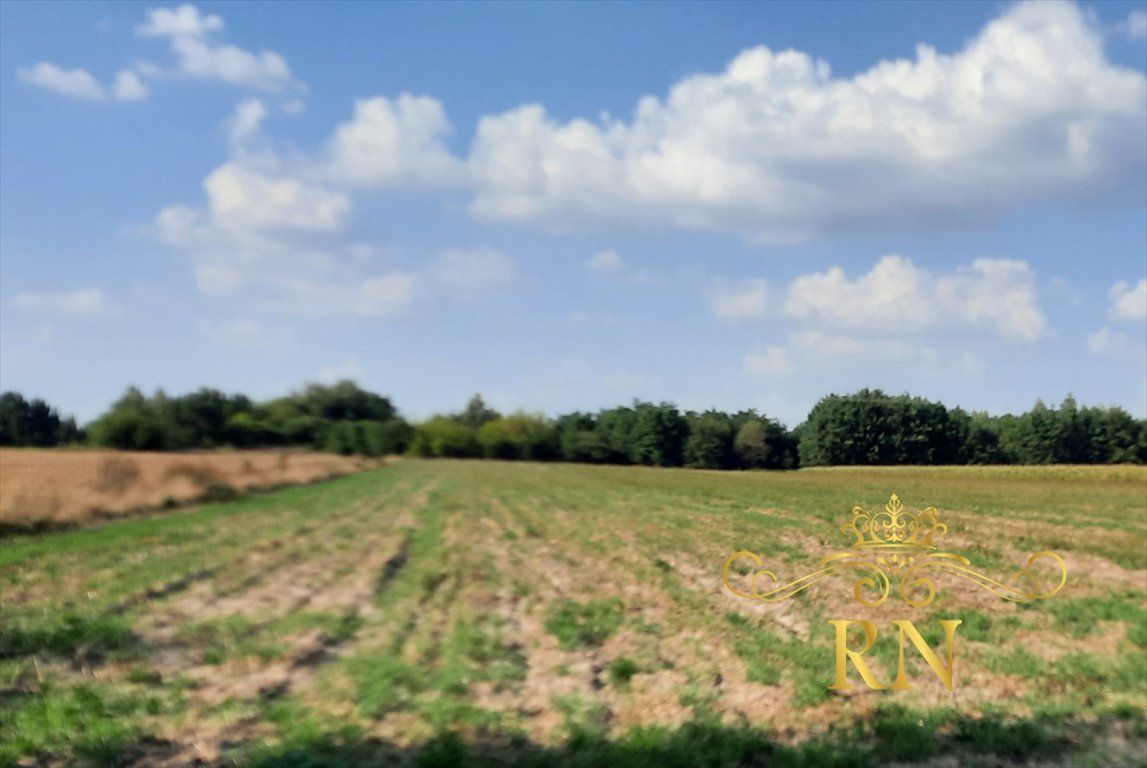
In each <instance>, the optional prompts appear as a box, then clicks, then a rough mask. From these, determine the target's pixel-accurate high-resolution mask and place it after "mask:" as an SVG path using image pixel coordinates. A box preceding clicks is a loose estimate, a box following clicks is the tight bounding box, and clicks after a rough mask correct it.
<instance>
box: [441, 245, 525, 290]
mask: <svg viewBox="0 0 1147 768" xmlns="http://www.w3.org/2000/svg"><path fill="white" fill-rule="evenodd" d="M432 273H433V275H434V277H435V279H437V280H438V281H440V282H442V283H446V284H448V285H456V286H464V287H467V288H481V287H485V286H489V285H496V284H498V283H508V282H510V281H511V280H513V279H514V274H515V269H514V260H513V259H511V258H510V257H509V256H507V255H506V254H504V253H502V252H501V251H498V250H495V249H493V248H474V249H468V250H464V249H458V250H451V251H447V252H446V253H444V254H443V255H442V256H441V258H439V259H438V261H437V262H436V263H435V264H434V267H433V269H432Z"/></svg>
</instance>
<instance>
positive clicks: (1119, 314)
mask: <svg viewBox="0 0 1147 768" xmlns="http://www.w3.org/2000/svg"><path fill="white" fill-rule="evenodd" d="M1108 295H1109V296H1110V297H1111V303H1112V307H1111V315H1112V317H1115V318H1119V319H1122V320H1147V280H1140V281H1139V282H1138V283H1136V284H1135V286H1134V287H1132V286H1131V285H1130V284H1128V283H1125V282H1122V281H1120V282H1118V283H1116V284H1115V285H1113V286H1111V290H1110V291H1109V292H1108Z"/></svg>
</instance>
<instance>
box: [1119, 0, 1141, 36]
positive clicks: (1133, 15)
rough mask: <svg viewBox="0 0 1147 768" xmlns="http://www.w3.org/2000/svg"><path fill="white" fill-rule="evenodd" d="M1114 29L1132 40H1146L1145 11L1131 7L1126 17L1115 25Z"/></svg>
mask: <svg viewBox="0 0 1147 768" xmlns="http://www.w3.org/2000/svg"><path fill="white" fill-rule="evenodd" d="M1116 31H1118V32H1120V33H1121V34H1123V35H1126V36H1127V37H1129V38H1131V39H1132V40H1147V11H1144V10H1142V9H1140V8H1135V9H1133V10H1132V11H1131V12H1130V13H1128V14H1127V18H1126V19H1124V20H1123V21H1121V22H1119V23H1118V24H1117V25H1116Z"/></svg>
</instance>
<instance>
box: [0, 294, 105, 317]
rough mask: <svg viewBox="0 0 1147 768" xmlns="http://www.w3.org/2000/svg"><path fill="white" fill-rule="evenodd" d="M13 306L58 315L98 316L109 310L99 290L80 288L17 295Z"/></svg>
mask: <svg viewBox="0 0 1147 768" xmlns="http://www.w3.org/2000/svg"><path fill="white" fill-rule="evenodd" d="M13 304H14V305H15V306H16V307H17V308H19V309H25V310H32V311H41V312H50V313H53V314H58V315H98V314H102V313H104V312H107V311H108V309H109V306H108V303H107V299H106V298H104V292H103V290H102V289H100V288H81V289H79V290H75V291H70V292H64V293H18V294H16V296H15V298H14V299H13Z"/></svg>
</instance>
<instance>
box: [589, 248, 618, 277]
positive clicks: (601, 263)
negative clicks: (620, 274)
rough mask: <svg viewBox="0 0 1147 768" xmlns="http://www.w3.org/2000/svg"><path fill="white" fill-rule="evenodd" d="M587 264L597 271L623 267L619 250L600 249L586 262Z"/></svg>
mask: <svg viewBox="0 0 1147 768" xmlns="http://www.w3.org/2000/svg"><path fill="white" fill-rule="evenodd" d="M586 266H587V267H589V268H590V269H592V270H594V271H597V272H610V271H613V270H617V269H621V256H619V255H618V253H617V251H608V250H607V251H598V252H597V253H595V254H594V255H593V256H592V257H591V258H590V260H589V261H587V262H586Z"/></svg>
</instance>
